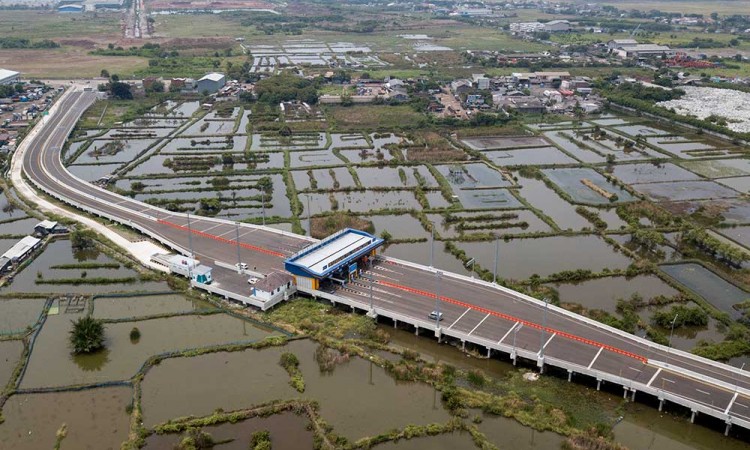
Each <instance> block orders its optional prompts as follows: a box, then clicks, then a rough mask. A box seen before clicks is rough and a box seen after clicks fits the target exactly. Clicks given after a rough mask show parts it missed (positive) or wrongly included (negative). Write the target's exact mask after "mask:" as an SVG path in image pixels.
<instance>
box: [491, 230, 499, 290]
mask: <svg viewBox="0 0 750 450" xmlns="http://www.w3.org/2000/svg"><path fill="white" fill-rule="evenodd" d="M498 253H500V239H499V238H498V237H497V236H495V270H494V271H493V272H492V283H497V258H498Z"/></svg>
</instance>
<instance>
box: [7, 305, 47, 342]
mask: <svg viewBox="0 0 750 450" xmlns="http://www.w3.org/2000/svg"><path fill="white" fill-rule="evenodd" d="M44 302H45V299H43V298H24V299H8V300H4V299H0V334H3V333H14V332H19V331H23V330H25V329H26V327H28V326H33V325H34V324H35V323H36V321H37V319H39V314H41V312H42V309H44Z"/></svg>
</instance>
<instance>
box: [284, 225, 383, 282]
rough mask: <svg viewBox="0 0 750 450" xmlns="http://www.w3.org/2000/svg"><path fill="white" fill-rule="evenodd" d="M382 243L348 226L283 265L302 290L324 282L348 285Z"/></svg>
mask: <svg viewBox="0 0 750 450" xmlns="http://www.w3.org/2000/svg"><path fill="white" fill-rule="evenodd" d="M383 242H384V241H383V239H381V238H378V237H376V236H373V235H371V234H370V233H366V232H364V231H360V230H355V229H352V228H346V229H344V230H341V231H339V232H338V233H335V234H332V235H331V236H329V237H327V238H326V239H324V240H322V241H320V242H318V243H317V244H313V245H311V246H309V247H307V248H305V249H303V250H301V251H299V252H297V253H296V254H294V255H292V257H290V258H289V259H287V260H286V261H284V268H285V269H286V270H287V271H288V272H290V273H291V274H292V275H294V277H295V279H296V282H297V287H298V288H301V289H305V288H307V289H313V290H318V289H320V286H321V283H325V282H335V283H340V284H346V283H348V282H350V281H352V280H353V279H355V278H357V277H359V275H360V273H361V271H362V269H363V268H364V267H366V265H367V264H368V263H369V260H370V259H371V258H373V257H374V256H375V254H376V249H377V248H378V247H380V246H381V245H383Z"/></svg>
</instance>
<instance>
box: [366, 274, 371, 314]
mask: <svg viewBox="0 0 750 450" xmlns="http://www.w3.org/2000/svg"><path fill="white" fill-rule="evenodd" d="M367 279H368V280H370V311H372V274H371V273H368V274H367Z"/></svg>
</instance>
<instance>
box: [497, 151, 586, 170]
mask: <svg viewBox="0 0 750 450" xmlns="http://www.w3.org/2000/svg"><path fill="white" fill-rule="evenodd" d="M484 156H486V157H487V158H488V159H489V160H490V161H492V163H493V164H496V165H498V166H532V165H551V164H576V163H578V161H576V160H575V159H573V158H571V157H570V156H568V155H566V154H565V153H563V152H561V151H560V150H558V149H557V148H555V147H539V148H527V149H522V150H512V151H510V150H495V151H488V152H484Z"/></svg>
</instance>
